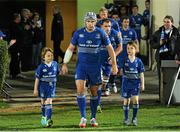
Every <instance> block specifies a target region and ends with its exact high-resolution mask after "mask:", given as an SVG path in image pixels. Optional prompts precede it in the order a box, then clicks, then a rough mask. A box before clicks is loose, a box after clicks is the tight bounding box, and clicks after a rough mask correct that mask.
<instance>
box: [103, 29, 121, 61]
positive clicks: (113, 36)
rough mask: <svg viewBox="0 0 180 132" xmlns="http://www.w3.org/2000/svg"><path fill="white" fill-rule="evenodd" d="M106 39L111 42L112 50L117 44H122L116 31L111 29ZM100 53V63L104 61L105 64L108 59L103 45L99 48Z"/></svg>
mask: <svg viewBox="0 0 180 132" xmlns="http://www.w3.org/2000/svg"><path fill="white" fill-rule="evenodd" d="M108 37H109V39H110V41H111V44H112V47H113V49H114V50H115V49H116V48H117V47H118V44H122V38H121V37H120V36H119V35H118V32H117V31H116V30H114V29H111V31H110V34H109V36H108ZM100 53H101V63H104V62H105V61H106V62H107V60H108V58H109V54H108V51H107V48H106V46H105V45H102V46H101V51H100Z"/></svg>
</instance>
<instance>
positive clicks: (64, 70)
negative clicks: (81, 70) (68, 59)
mask: <svg viewBox="0 0 180 132" xmlns="http://www.w3.org/2000/svg"><path fill="white" fill-rule="evenodd" d="M61 73H62V75H65V74H67V73H68V67H67V64H63V65H62V68H61Z"/></svg>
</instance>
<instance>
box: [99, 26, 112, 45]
mask: <svg viewBox="0 0 180 132" xmlns="http://www.w3.org/2000/svg"><path fill="white" fill-rule="evenodd" d="M100 31H101V35H102V41H103V42H102V44H104V45H105V46H107V45H109V44H111V41H110V39H109V37H108V36H107V35H106V33H105V31H104V30H102V29H101V30H100Z"/></svg>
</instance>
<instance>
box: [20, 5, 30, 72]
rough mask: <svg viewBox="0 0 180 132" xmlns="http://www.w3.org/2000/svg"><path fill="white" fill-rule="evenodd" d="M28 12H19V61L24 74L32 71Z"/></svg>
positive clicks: (26, 10)
mask: <svg viewBox="0 0 180 132" xmlns="http://www.w3.org/2000/svg"><path fill="white" fill-rule="evenodd" d="M29 15H30V10H29V9H22V10H21V16H22V20H21V28H22V36H21V37H22V43H21V45H20V55H21V56H20V59H21V70H22V71H24V72H26V71H29V70H31V69H32V45H33V44H32V43H33V42H32V41H33V32H32V25H31V20H30V19H29Z"/></svg>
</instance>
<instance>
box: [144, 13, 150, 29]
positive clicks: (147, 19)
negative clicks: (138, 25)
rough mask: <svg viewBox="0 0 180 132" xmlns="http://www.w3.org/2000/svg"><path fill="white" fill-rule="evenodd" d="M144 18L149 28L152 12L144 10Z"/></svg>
mask: <svg viewBox="0 0 180 132" xmlns="http://www.w3.org/2000/svg"><path fill="white" fill-rule="evenodd" d="M143 18H144V25H145V26H148V25H149V19H150V11H149V10H144V12H143Z"/></svg>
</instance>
